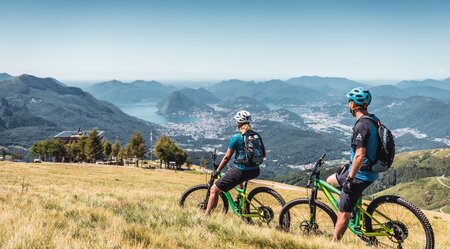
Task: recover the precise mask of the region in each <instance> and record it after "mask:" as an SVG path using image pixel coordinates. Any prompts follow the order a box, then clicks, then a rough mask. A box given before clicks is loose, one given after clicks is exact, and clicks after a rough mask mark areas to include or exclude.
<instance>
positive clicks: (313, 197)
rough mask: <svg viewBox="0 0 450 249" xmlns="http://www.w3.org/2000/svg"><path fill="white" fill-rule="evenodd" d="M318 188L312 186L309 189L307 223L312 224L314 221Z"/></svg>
mask: <svg viewBox="0 0 450 249" xmlns="http://www.w3.org/2000/svg"><path fill="white" fill-rule="evenodd" d="M317 190H318V188H317V187H316V186H314V187H313V188H312V190H311V197H310V198H309V201H308V204H309V214H310V216H309V225H310V226H312V225H313V224H315V223H316V199H317Z"/></svg>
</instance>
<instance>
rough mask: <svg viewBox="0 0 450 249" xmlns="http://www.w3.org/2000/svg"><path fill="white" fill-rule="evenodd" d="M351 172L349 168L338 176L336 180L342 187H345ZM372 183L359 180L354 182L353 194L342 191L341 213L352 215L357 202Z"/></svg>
mask: <svg viewBox="0 0 450 249" xmlns="http://www.w3.org/2000/svg"><path fill="white" fill-rule="evenodd" d="M348 173H349V170H348V168H347V169H346V170H345V171H343V172H342V171H341V172H338V173H337V174H336V180H337V181H338V183H339V185H341V187H342V186H343V185H344V183H345V181H346V180H347V176H348ZM370 184H372V182H364V181H361V180H358V179H355V180H354V184H353V185H352V191H353V193H352V194H351V195H349V194H347V193H345V192H344V191H341V196H340V197H339V211H341V212H347V213H351V212H352V211H353V209H354V208H355V206H356V202H357V201H358V199H359V197H361V195H362V192H363V191H364V189H366V188H367V187H369V186H370Z"/></svg>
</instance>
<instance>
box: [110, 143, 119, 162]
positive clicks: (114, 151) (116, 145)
mask: <svg viewBox="0 0 450 249" xmlns="http://www.w3.org/2000/svg"><path fill="white" fill-rule="evenodd" d="M119 152H120V141H119V139H116V141H115V142H114V144H113V146H112V148H111V154H112V156H113V157H114V158H115V160H117V158H118V157H119Z"/></svg>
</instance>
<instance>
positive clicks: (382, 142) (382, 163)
mask: <svg viewBox="0 0 450 249" xmlns="http://www.w3.org/2000/svg"><path fill="white" fill-rule="evenodd" d="M361 118H365V119H370V120H372V121H373V123H374V124H375V126H376V127H377V130H378V148H377V161H375V162H372V163H371V164H370V166H369V169H370V170H372V171H374V172H384V171H387V170H388V169H389V168H390V167H391V166H392V163H393V162H394V157H395V142H394V135H392V133H391V131H390V130H389V129H388V128H387V127H386V126H385V125H383V124H382V123H381V122H380V120H375V119H374V118H372V117H371V116H362V117H361Z"/></svg>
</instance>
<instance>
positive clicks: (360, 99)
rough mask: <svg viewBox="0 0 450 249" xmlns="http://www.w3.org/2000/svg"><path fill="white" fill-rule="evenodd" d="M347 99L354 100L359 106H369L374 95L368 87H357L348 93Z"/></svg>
mask: <svg viewBox="0 0 450 249" xmlns="http://www.w3.org/2000/svg"><path fill="white" fill-rule="evenodd" d="M347 99H348V101H350V100H353V102H355V104H356V105H357V106H368V105H370V102H371V101H372V95H371V94H370V92H369V90H367V89H366V88H364V87H356V88H353V89H352V90H351V91H350V92H349V93H347Z"/></svg>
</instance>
